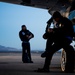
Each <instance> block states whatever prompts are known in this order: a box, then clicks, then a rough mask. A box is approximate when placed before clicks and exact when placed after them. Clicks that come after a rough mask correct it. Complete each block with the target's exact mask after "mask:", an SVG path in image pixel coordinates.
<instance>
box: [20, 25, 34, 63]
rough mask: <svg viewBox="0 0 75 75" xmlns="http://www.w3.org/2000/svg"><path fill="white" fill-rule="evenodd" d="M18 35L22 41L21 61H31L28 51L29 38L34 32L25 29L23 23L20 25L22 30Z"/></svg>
mask: <svg viewBox="0 0 75 75" xmlns="http://www.w3.org/2000/svg"><path fill="white" fill-rule="evenodd" d="M19 37H20V39H21V41H22V61H23V63H33V61H32V59H31V52H30V42H29V41H30V39H31V38H33V37H34V34H33V33H31V32H30V31H29V30H27V28H26V26H25V25H22V30H21V31H20V32H19Z"/></svg>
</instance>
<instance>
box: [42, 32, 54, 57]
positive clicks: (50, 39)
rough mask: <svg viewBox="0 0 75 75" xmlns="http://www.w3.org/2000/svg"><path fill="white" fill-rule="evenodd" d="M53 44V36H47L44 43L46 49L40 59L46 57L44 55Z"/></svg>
mask: <svg viewBox="0 0 75 75" xmlns="http://www.w3.org/2000/svg"><path fill="white" fill-rule="evenodd" d="M52 44H53V34H52V33H51V34H49V37H48V39H47V41H46V49H45V52H44V53H42V54H41V57H46V54H47V52H48V50H50V47H51V46H52Z"/></svg>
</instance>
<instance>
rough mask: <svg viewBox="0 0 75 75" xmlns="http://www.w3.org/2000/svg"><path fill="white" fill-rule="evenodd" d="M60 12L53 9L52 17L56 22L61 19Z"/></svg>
mask: <svg viewBox="0 0 75 75" xmlns="http://www.w3.org/2000/svg"><path fill="white" fill-rule="evenodd" d="M61 17H62V16H61V14H60V13H59V12H58V11H55V12H54V13H53V19H54V20H55V21H56V22H59V21H60V19H61Z"/></svg>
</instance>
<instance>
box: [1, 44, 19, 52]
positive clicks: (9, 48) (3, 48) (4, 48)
mask: <svg viewBox="0 0 75 75" xmlns="http://www.w3.org/2000/svg"><path fill="white" fill-rule="evenodd" d="M1 51H2V52H4V51H20V50H18V49H16V48H12V47H5V46H2V45H0V52H1Z"/></svg>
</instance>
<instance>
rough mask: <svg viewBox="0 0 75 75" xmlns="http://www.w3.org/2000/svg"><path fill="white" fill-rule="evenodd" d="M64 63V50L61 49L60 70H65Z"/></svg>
mask: <svg viewBox="0 0 75 75" xmlns="http://www.w3.org/2000/svg"><path fill="white" fill-rule="evenodd" d="M65 64H66V52H65V50H62V52H61V70H62V71H65Z"/></svg>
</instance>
